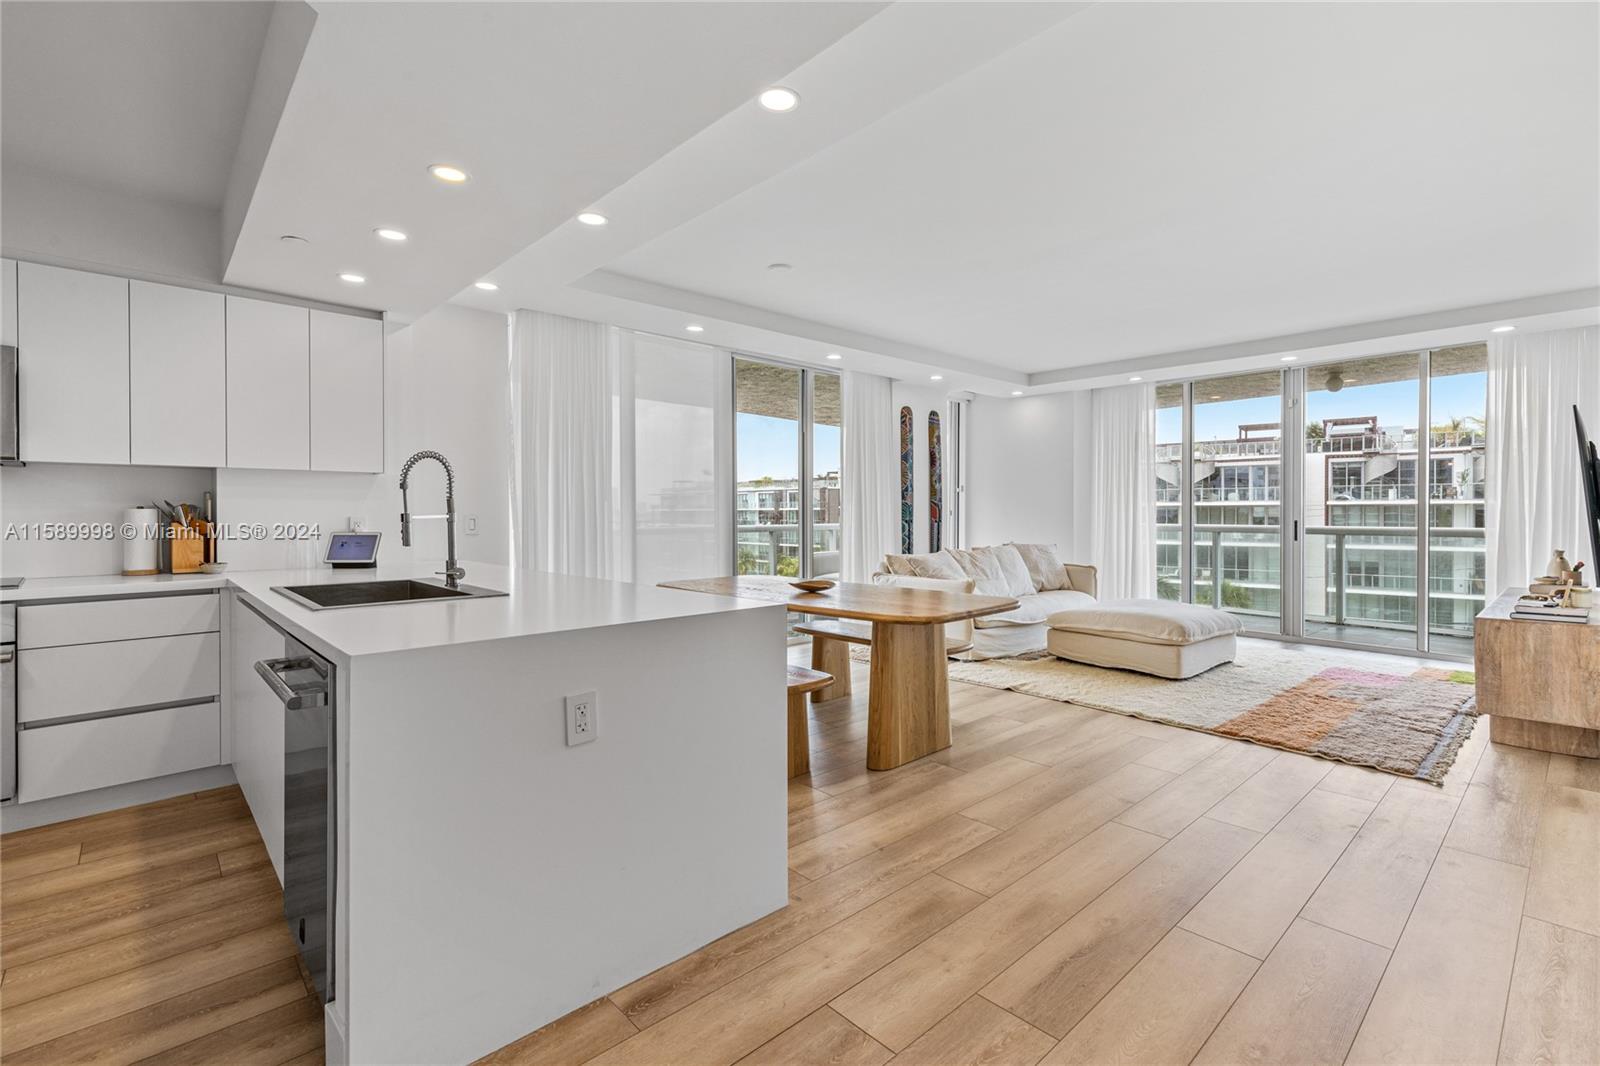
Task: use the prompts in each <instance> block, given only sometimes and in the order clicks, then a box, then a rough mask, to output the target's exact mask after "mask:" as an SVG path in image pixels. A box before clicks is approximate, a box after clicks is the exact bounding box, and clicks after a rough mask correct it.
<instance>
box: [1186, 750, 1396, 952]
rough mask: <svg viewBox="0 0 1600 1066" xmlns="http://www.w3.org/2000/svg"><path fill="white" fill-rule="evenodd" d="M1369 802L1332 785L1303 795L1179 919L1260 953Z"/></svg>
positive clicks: (1353, 832)
mask: <svg viewBox="0 0 1600 1066" xmlns="http://www.w3.org/2000/svg"><path fill="white" fill-rule="evenodd" d="M1262 772H1263V773H1265V772H1266V771H1262ZM1372 809H1373V804H1371V803H1368V802H1367V801H1366V800H1358V799H1355V798H1354V797H1351V796H1341V795H1339V794H1338V793H1337V792H1315V793H1312V794H1310V795H1308V796H1306V797H1305V798H1304V799H1302V800H1301V801H1300V802H1299V803H1298V804H1296V805H1295V808H1294V810H1292V811H1290V812H1289V813H1288V814H1287V815H1285V816H1284V818H1283V820H1282V821H1281V822H1279V823H1278V824H1277V826H1276V827H1274V828H1273V830H1272V832H1270V833H1268V834H1267V835H1266V836H1265V837H1264V838H1262V840H1261V843H1259V844H1257V845H1256V846H1255V847H1254V848H1253V849H1251V851H1250V854H1248V855H1246V856H1245V857H1244V858H1242V859H1240V860H1239V863H1238V865H1237V866H1235V867H1234V868H1233V869H1232V870H1229V871H1228V874H1227V876H1226V877H1224V878H1223V879H1222V880H1221V881H1219V882H1217V885H1216V887H1215V888H1213V889H1212V890H1211V891H1210V892H1208V893H1207V894H1206V896H1205V898H1204V899H1202V900H1201V901H1200V902H1199V903H1197V904H1196V905H1195V907H1194V909H1193V910H1191V911H1190V912H1189V913H1188V914H1187V915H1185V916H1184V919H1183V921H1181V922H1180V923H1178V924H1179V925H1180V926H1182V927H1183V928H1184V929H1187V930H1189V931H1190V932H1191V933H1198V934H1200V935H1201V936H1203V937H1206V938H1208V939H1210V940H1215V941H1216V942H1217V943H1219V944H1225V945H1227V946H1228V947H1230V948H1233V949H1234V950H1236V951H1242V952H1244V953H1245V954H1246V955H1253V956H1255V957H1256V958H1258V959H1264V958H1266V957H1267V953H1268V952H1270V951H1271V950H1272V946H1273V945H1274V944H1276V943H1277V942H1278V938H1279V937H1280V936H1282V935H1283V933H1284V931H1285V930H1287V929H1288V928H1289V925H1290V923H1292V922H1293V921H1294V918H1295V915H1297V914H1299V913H1300V908H1301V907H1303V906H1305V903H1306V900H1308V899H1310V898H1311V894H1312V893H1313V892H1315V891H1316V890H1317V885H1318V884H1319V883H1320V882H1321V881H1322V878H1323V876H1324V875H1326V874H1327V872H1328V871H1329V870H1330V869H1332V867H1333V864H1334V863H1335V862H1337V861H1338V859H1339V856H1340V855H1341V854H1343V852H1344V849H1345V847H1346V846H1347V845H1348V844H1349V843H1350V841H1351V839H1352V838H1354V837H1355V835H1356V831H1357V830H1359V829H1360V828H1361V823H1362V822H1364V821H1366V819H1367V815H1369V814H1371V813H1372ZM1207 817H1210V816H1209V815H1207Z"/></svg>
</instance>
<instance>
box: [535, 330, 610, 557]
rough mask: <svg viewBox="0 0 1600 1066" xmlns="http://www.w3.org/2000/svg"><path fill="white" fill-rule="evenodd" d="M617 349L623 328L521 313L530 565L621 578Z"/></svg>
mask: <svg viewBox="0 0 1600 1066" xmlns="http://www.w3.org/2000/svg"><path fill="white" fill-rule="evenodd" d="M615 349H616V346H615V343H614V335H613V331H612V330H611V329H609V328H608V327H606V326H603V325H601V324H599V323H596V322H584V321H581V320H579V319H575V318H566V317H563V316H561V315H552V314H547V313H545V312H543V311H518V312H516V314H515V315H514V316H513V317H512V322H511V383H512V391H513V396H512V403H513V410H514V411H516V413H517V433H516V438H517V440H516V456H515V460H516V464H515V469H516V477H515V479H514V484H513V488H514V489H515V491H516V502H515V504H514V506H513V507H512V521H513V522H514V524H515V527H516V528H515V537H516V551H515V556H516V560H517V565H518V566H520V567H523V568H525V569H529V570H544V571H550V572H553V573H559V574H577V575H580V576H584V577H613V576H615V574H616V559H617V547H616V540H617V523H616V502H615V492H616V478H617V470H616V466H615V461H614V451H615V449H614V447H613V435H614V433H615V431H616V429H615V418H614V410H615V406H616V350H615Z"/></svg>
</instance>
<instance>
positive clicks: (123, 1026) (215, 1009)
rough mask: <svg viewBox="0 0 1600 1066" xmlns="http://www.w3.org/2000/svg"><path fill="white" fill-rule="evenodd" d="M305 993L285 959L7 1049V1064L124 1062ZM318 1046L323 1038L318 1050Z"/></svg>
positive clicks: (116, 1065) (102, 1065)
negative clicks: (53, 1036)
mask: <svg viewBox="0 0 1600 1066" xmlns="http://www.w3.org/2000/svg"><path fill="white" fill-rule="evenodd" d="M305 995H306V990H305V985H304V984H302V983H301V981H300V970H299V967H297V966H296V965H295V963H294V961H293V960H292V959H281V960H279V961H278V962H275V963H271V964H269V965H266V966H262V967H259V968H257V969H254V970H250V971H247V972H245V973H242V974H239V975H238V976H236V977H231V978H227V979H225V980H222V981H218V982H216V983H214V984H209V985H205V986H203V987H201V988H197V989H195V990H194V991H192V992H186V993H184V994H182V995H178V996H173V997H171V998H169V999H164V1000H161V1001H160V1002H158V1003H155V1004H153V1005H151V1006H149V1007H147V1008H145V1009H143V1010H138V1011H133V1012H130V1013H128V1014H123V1015H121V1016H120V1017H116V1018H112V1019H110V1020H109V1021H104V1022H100V1023H99V1024H97V1025H91V1026H88V1027H86V1028H82V1029H77V1030H74V1031H72V1032H70V1033H67V1034H66V1035H64V1036H60V1037H57V1038H56V1039H54V1040H49V1041H46V1042H45V1043H42V1044H35V1045H34V1046H33V1047H31V1048H25V1049H17V1050H12V1049H10V1048H7V1050H6V1056H5V1062H6V1066H60V1064H62V1063H79V1064H93V1066H125V1064H127V1063H133V1062H138V1061H140V1060H141V1059H145V1058H150V1057H153V1056H158V1055H160V1054H162V1053H163V1052H166V1051H169V1050H170V1049H172V1048H175V1047H178V1046H180V1045H182V1044H186V1043H188V1042H189V1041H191V1040H195V1039H198V1038H200V1037H202V1036H205V1035H207V1034H209V1033H212V1032H215V1031H216V1030H218V1029H226V1028H227V1027H228V1026H230V1025H233V1024H235V1023H237V1022H241V1021H245V1020H246V1019H249V1018H254V1017H256V1016H258V1015H260V1014H264V1013H266V1012H268V1011H271V1010H275V1009H277V1008H279V1007H282V1006H284V1005H285V1004H290V1003H296V1002H299V1001H300V1000H303V999H304V998H305ZM320 1050H321V1044H320V1041H319V1044H318V1052H319V1054H320ZM219 1061H231V1060H229V1059H226V1058H224V1059H222V1060H219Z"/></svg>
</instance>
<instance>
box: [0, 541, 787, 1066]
mask: <svg viewBox="0 0 1600 1066" xmlns="http://www.w3.org/2000/svg"><path fill="white" fill-rule="evenodd" d="M470 569H471V573H470V575H469V576H468V578H467V581H468V583H470V584H472V585H475V586H480V587H489V588H493V589H496V590H500V591H504V592H506V593H507V595H505V596H497V597H488V598H473V599H465V600H460V601H455V602H451V601H423V602H408V603H398V604H390V605H385V606H363V607H352V608H345V609H333V610H310V609H308V608H306V607H303V606H301V605H299V604H297V603H295V602H294V601H292V600H290V599H289V598H287V597H285V596H283V595H282V594H280V593H278V592H276V591H274V588H275V587H276V586H288V585H307V584H322V583H329V582H343V581H372V580H379V579H382V580H387V579H403V578H412V577H426V578H430V579H431V577H432V574H431V573H429V572H417V573H413V572H411V571H409V570H408V569H406V568H401V567H394V568H389V567H383V568H379V569H377V570H357V571H332V570H328V569H318V570H310V571H254V572H252V571H245V572H234V573H228V574H225V575H220V576H217V577H211V578H201V577H197V578H196V579H193V580H171V579H168V580H166V581H160V580H156V579H143V580H141V579H133V578H129V579H120V578H103V579H65V580H41V581H37V582H33V581H30V582H28V583H25V584H24V586H23V588H22V589H21V590H17V591H16V592H15V593H13V594H11V595H8V596H7V597H6V599H8V600H15V601H17V602H19V603H22V604H45V603H50V602H51V601H60V602H64V603H71V602H78V603H82V602H84V601H85V598H87V597H96V598H102V599H103V598H119V599H118V602H121V601H120V597H124V596H131V597H149V596H152V595H156V596H163V595H173V594H177V595H180V596H191V597H192V596H194V595H197V594H201V593H205V592H207V591H208V590H209V593H210V595H213V596H214V595H218V594H219V593H220V595H221V597H222V600H223V603H222V609H223V614H224V619H223V623H222V629H221V637H222V641H221V660H222V663H221V666H222V695H221V715H222V719H223V726H222V745H221V747H222V754H221V762H223V763H224V764H226V763H229V762H231V763H232V765H233V770H234V772H235V773H236V774H237V777H238V779H239V782H240V785H241V787H242V788H243V789H244V791H245V795H246V798H247V799H248V801H249V803H250V807H251V813H252V815H253V816H254V818H255V820H256V822H257V824H258V826H259V827H260V829H261V835H262V838H263V840H264V841H265V843H266V845H267V848H268V852H269V855H270V857H271V858H272V861H273V865H274V868H275V869H276V870H277V871H278V872H279V875H280V877H281V876H282V873H283V870H284V847H285V844H284V838H285V825H284V822H285V817H284V807H283V803H284V796H283V789H282V781H283V778H284V766H285V759H286V753H285V751H284V748H283V745H282V736H283V722H284V720H285V708H284V704H283V703H281V702H280V700H279V698H278V697H277V696H276V695H275V694H274V692H273V690H272V689H271V688H270V687H269V685H268V684H267V683H266V682H265V681H264V680H263V678H262V677H261V676H258V673H257V671H256V669H255V665H256V664H257V663H258V662H262V661H265V660H268V659H272V658H275V657H280V656H283V654H284V650H283V649H284V647H285V642H286V638H288V639H292V640H293V641H298V642H300V643H301V644H303V645H304V646H305V647H306V648H308V649H310V650H311V651H312V652H314V653H315V654H316V655H317V656H320V657H321V658H322V659H325V660H326V661H327V662H328V663H329V664H331V666H332V671H331V672H332V677H333V689H334V717H333V722H334V731H335V741H334V744H333V751H334V753H335V754H334V758H333V765H334V766H335V785H336V787H335V793H334V794H335V797H336V804H335V808H336V813H335V818H334V825H335V827H336V834H335V857H334V859H333V861H332V862H333V868H334V883H335V904H334V908H333V909H334V920H333V930H334V931H333V935H332V942H333V945H334V951H333V966H332V970H333V975H334V976H333V980H332V987H333V997H332V1001H331V1002H330V1003H328V1005H327V1010H326V1023H327V1024H326V1031H327V1061H328V1062H330V1063H343V1062H355V1063H377V1062H383V1063H401V1062H427V1063H440V1062H466V1061H470V1060H472V1059H475V1058H477V1057H479V1056H481V1055H483V1054H486V1053H488V1052H490V1051H493V1050H494V1049H496V1048H499V1047H501V1046H503V1045H504V1044H507V1043H509V1042H510V1041H512V1040H514V1039H516V1038H518V1037H520V1036H522V1035H524V1034H526V1033H528V1032H531V1031H532V1030H534V1029H537V1028H538V1027H540V1026H541V1025H543V1024H545V1023H546V1022H549V1021H551V1020H553V1019H555V1018H557V1017H560V1016H561V1015H564V1014H566V1013H568V1012H569V1011H571V1010H573V1009H574V1008H576V1007H579V1006H581V1005H583V1004H584V1003H587V1002H589V1001H590V1000H592V999H594V998H596V997H597V996H600V995H603V994H604V993H605V992H607V991H608V990H610V989H612V988H616V987H620V986H622V985H624V984H627V983H628V982H630V981H632V980H634V979H636V978H638V977H640V976H643V975H644V974H646V973H648V972H650V971H651V970H654V969H656V968H658V967H659V966H662V965H664V964H666V963H668V962H671V961H673V960H675V959H677V958H679V957H681V956H683V955H685V954H688V953H689V952H691V951H693V950H694V949H696V948H698V947H700V946H702V945H703V944H705V943H708V942H709V941H711V940H714V939H716V938H717V937H719V936H721V935H723V934H725V933H727V932H730V931H732V930H733V929H736V928H738V927H740V926H742V925H745V924H747V923H749V922H751V921H753V920H755V919H757V918H759V917H761V916H762V915H765V914H768V913H770V912H772V911H774V910H777V909H779V908H781V907H783V906H784V905H785V904H786V903H787V901H788V877H787V870H786V845H787V840H786V822H787V815H786V801H785V789H786V781H785V774H784V766H785V743H786V733H785V724H784V689H783V686H784V680H783V679H784V665H785V663H784V640H783V634H784V617H785V615H784V611H783V609H782V607H781V606H776V605H766V604H759V603H755V602H752V601H748V600H730V599H723V598H719V597H711V596H704V595H696V594H691V593H686V592H672V591H668V590H662V589H657V588H653V587H648V586H638V585H631V584H625V583H619V582H608V581H600V580H593V579H587V578H576V577H567V576H560V575H552V574H539V573H529V572H519V571H511V570H507V569H503V568H494V567H485V566H482V565H473V566H471V568H470ZM581 693H594V694H595V700H594V711H593V714H594V718H593V722H592V727H593V731H594V734H595V739H594V740H592V741H591V742H588V743H583V744H581V745H578V746H568V743H567V727H566V711H565V697H567V696H571V695H575V694H581ZM291 747H292V745H291ZM296 754H297V753H296V752H294V751H292V750H291V751H289V752H288V753H287V759H288V762H289V763H290V766H291V769H292V767H293V762H294V759H295V757H296ZM219 769H220V770H223V771H225V770H226V766H224V767H221V768H219ZM290 836H291V847H292V846H293V834H292V831H291V833H290Z"/></svg>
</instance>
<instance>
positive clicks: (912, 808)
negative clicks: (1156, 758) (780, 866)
mask: <svg viewBox="0 0 1600 1066" xmlns="http://www.w3.org/2000/svg"><path fill="white" fill-rule="evenodd" d="M1043 771H1044V767H1042V766H1040V765H1038V764H1037V763H1031V762H1026V761H1024V760H1022V759H1017V758H1013V757H1011V756H1006V757H1004V758H1002V759H999V760H997V761H995V762H992V763H990V764H989V765H988V766H984V767H981V768H980V769H977V770H974V771H972V772H971V773H967V774H962V775H961V776H960V777H959V778H954V779H952V780H949V781H944V782H941V783H939V784H937V785H934V786H932V787H931V788H927V789H924V790H923V791H922V792H921V793H919V794H918V795H915V796H908V797H906V798H905V799H903V800H901V801H900V802H898V803H893V804H890V805H889V806H887V807H884V808H882V809H881V810H876V811H873V812H872V813H871V814H869V815H867V816H866V817H864V818H858V819H856V820H855V821H853V822H851V823H849V824H848V825H844V826H841V827H840V828H838V829H835V830H833V831H831V832H828V833H824V834H822V835H821V836H819V837H815V838H813V839H811V840H807V841H805V842H803V843H801V844H799V845H796V846H795V847H793V848H790V849H789V865H790V866H792V867H794V868H795V869H796V870H799V871H800V872H801V873H803V874H805V875H806V876H807V877H809V878H812V879H813V880H815V879H816V878H818V877H821V876H823V875H824V874H827V873H830V872H831V871H833V870H837V869H839V868H840V867H841V866H845V865H848V864H849V863H852V862H854V861H855V860H857V859H859V858H861V857H862V856H865V855H868V854H871V853H872V852H873V851H875V850H877V849H878V848H881V847H884V846H886V845H888V844H892V843H894V842H895V841H896V840H899V839H900V838H901V837H903V836H907V835H909V834H911V833H913V832H916V831H917V830H918V829H921V828H923V827H924V826H927V825H931V824H932V823H934V822H936V821H938V820H940V819H941V818H945V817H948V816H949V815H951V814H954V813H956V812H957V811H960V810H962V809H963V808H966V807H970V806H972V805H973V804H974V803H977V802H978V801H980V800H982V799H984V798H985V797H987V796H992V795H994V794H995V793H996V792H999V791H1001V790H1002V789H1004V788H1006V787H1007V786H1009V785H1013V784H1016V783H1017V782H1018V781H1021V780H1023V779H1024V778H1027V777H1032V776H1033V775H1034V774H1038V773H1042V772H1043Z"/></svg>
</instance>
